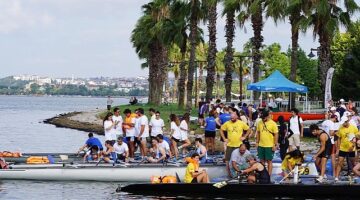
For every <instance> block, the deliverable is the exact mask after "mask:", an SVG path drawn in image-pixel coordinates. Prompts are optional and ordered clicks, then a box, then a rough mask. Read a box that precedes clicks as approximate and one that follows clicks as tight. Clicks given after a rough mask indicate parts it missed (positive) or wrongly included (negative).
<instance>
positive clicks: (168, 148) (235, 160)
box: [79, 100, 360, 183]
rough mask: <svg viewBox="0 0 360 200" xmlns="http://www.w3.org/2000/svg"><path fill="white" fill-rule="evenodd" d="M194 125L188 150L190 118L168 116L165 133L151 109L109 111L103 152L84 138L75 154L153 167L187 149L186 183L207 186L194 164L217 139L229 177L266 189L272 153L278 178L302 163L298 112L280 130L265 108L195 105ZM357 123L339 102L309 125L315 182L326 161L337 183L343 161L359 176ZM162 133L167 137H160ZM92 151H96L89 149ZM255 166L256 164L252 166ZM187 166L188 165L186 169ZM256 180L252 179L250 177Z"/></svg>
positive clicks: (352, 111) (209, 151) (359, 120)
mask: <svg viewBox="0 0 360 200" xmlns="http://www.w3.org/2000/svg"><path fill="white" fill-rule="evenodd" d="M198 111H199V115H198V125H199V127H200V128H202V129H203V132H204V136H203V137H204V139H205V141H204V144H203V139H202V138H201V137H196V138H195V141H194V143H193V145H192V143H191V141H190V139H189V137H188V134H189V132H190V114H189V113H185V114H184V115H183V116H181V117H179V116H178V115H176V114H171V115H170V116H169V121H170V126H169V127H170V129H169V131H165V130H164V128H165V123H164V120H163V119H161V116H160V112H159V111H156V110H155V109H153V108H150V109H149V111H148V115H149V118H150V120H149V118H148V117H147V116H146V113H145V111H144V109H143V108H138V109H136V110H135V111H134V112H132V111H131V110H130V109H125V110H124V111H123V114H124V118H123V117H122V116H121V113H120V109H119V108H114V109H113V113H111V112H109V113H108V114H107V115H106V117H105V118H104V122H103V125H104V131H105V139H106V142H105V147H106V149H103V147H102V145H101V143H100V141H99V140H97V139H95V138H94V137H93V135H92V134H89V139H88V141H87V142H86V144H85V145H84V146H83V147H81V148H80V149H79V151H81V150H83V149H84V148H86V147H87V148H89V149H90V150H89V152H88V153H87V154H86V155H85V157H84V160H97V159H99V158H100V157H103V158H104V159H103V160H104V161H105V162H115V161H116V160H120V161H123V162H128V161H134V153H135V151H136V150H137V149H139V152H140V154H141V160H146V161H147V162H151V163H159V162H164V161H169V160H174V161H177V160H178V159H179V158H180V157H181V156H180V155H186V154H187V153H188V148H189V147H190V146H195V148H196V149H195V153H193V154H191V158H189V159H188V160H187V162H188V163H189V166H188V168H187V171H186V181H187V182H208V180H209V176H208V174H207V173H206V171H199V163H206V161H207V157H208V155H209V154H214V153H215V146H216V145H215V143H216V140H217V138H218V139H219V140H221V142H222V143H223V152H224V161H225V163H226V169H227V172H228V175H229V177H236V176H237V175H239V174H248V181H249V182H261V183H269V182H270V176H271V174H272V169H273V165H272V160H273V157H274V152H275V151H277V150H280V157H281V159H282V160H283V163H282V170H283V172H284V176H286V177H287V175H288V174H291V172H292V170H293V168H294V167H295V166H296V165H299V164H301V163H303V162H304V159H303V158H304V154H303V153H302V152H301V151H300V150H301V138H302V137H303V136H304V124H303V119H302V118H301V117H300V116H299V110H297V109H296V108H293V109H291V113H292V116H291V118H290V120H289V122H288V124H286V122H285V120H284V117H283V116H280V117H279V118H278V119H277V121H278V124H277V123H276V122H275V121H274V120H273V119H272V115H271V111H269V110H268V109H267V108H262V107H256V106H255V105H252V104H250V105H247V104H246V103H239V104H238V105H235V104H231V105H225V104H224V103H222V102H220V101H216V102H215V103H211V101H206V102H205V101H203V100H202V101H201V102H200V103H199V110H198ZM359 125H360V117H359V116H358V115H357V111H356V108H355V106H353V105H351V104H350V103H348V104H345V103H344V101H343V100H341V101H340V104H339V106H338V107H337V108H336V107H333V106H331V107H329V111H328V112H327V114H326V120H325V121H324V122H323V123H322V124H321V125H320V126H318V125H311V126H310V132H311V133H312V134H314V135H315V136H317V137H318V140H319V142H320V148H319V150H318V152H317V153H316V154H315V155H314V156H313V159H314V160H315V161H316V165H317V166H318V168H319V171H320V177H319V178H318V179H317V181H319V182H322V181H323V180H324V179H325V178H326V176H325V168H326V162H327V159H331V160H332V164H333V169H334V170H333V176H334V177H335V180H338V177H339V174H340V171H341V168H342V165H343V162H344V160H345V159H347V160H349V161H350V163H351V164H352V166H354V167H353V168H354V173H355V174H357V175H359V174H360V165H356V166H355V154H356V149H355V148H356V145H355V143H356V141H357V139H356V138H358V137H359V131H358V127H359ZM165 132H166V133H168V134H165ZM251 137H254V138H255V147H256V150H257V157H254V156H253V155H252V154H251V153H250V151H249V150H250V143H249V138H251ZM94 146H96V147H94ZM257 160H259V161H260V162H257ZM190 164H191V165H190ZM254 174H257V176H253V175H254Z"/></svg>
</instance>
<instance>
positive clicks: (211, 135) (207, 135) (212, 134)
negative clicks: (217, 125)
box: [205, 131, 216, 138]
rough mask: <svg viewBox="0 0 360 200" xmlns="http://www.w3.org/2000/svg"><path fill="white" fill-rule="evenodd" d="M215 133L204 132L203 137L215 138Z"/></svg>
mask: <svg viewBox="0 0 360 200" xmlns="http://www.w3.org/2000/svg"><path fill="white" fill-rule="evenodd" d="M215 136H216V131H205V137H212V138H215Z"/></svg>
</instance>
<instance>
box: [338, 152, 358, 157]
mask: <svg viewBox="0 0 360 200" xmlns="http://www.w3.org/2000/svg"><path fill="white" fill-rule="evenodd" d="M339 157H343V158H346V157H349V158H355V152H354V151H351V152H346V151H339Z"/></svg>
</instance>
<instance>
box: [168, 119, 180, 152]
mask: <svg viewBox="0 0 360 200" xmlns="http://www.w3.org/2000/svg"><path fill="white" fill-rule="evenodd" d="M170 121H171V122H170V135H171V146H170V149H171V152H172V154H174V155H175V159H177V158H178V156H179V151H178V148H177V143H178V142H180V140H181V132H180V127H179V126H180V121H179V118H178V117H177V116H176V115H175V114H171V115H170Z"/></svg>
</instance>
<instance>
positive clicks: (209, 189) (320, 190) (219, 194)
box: [117, 182, 360, 199]
mask: <svg viewBox="0 0 360 200" xmlns="http://www.w3.org/2000/svg"><path fill="white" fill-rule="evenodd" d="M119 191H122V192H128V193H131V194H141V195H152V196H162V197H164V196H168V197H178V196H191V197H203V198H204V197H206V198H227V199H229V198H235V199H239V198H246V197H248V198H249V197H250V198H255V197H266V198H267V199H272V198H275V197H277V198H286V197H298V198H301V199H305V198H311V197H321V198H326V197H330V198H341V199H348V198H350V197H352V199H357V198H358V196H359V191H360V185H358V184H349V183H348V182H345V183H344V182H343V183H339V184H315V183H309V184H266V185H265V184H246V183H233V184H228V185H226V186H224V187H222V188H216V187H214V186H213V184H211V183H209V184H201V183H199V184H186V183H172V184H171V183H168V184H130V185H127V186H124V187H121V186H120V187H119V188H118V189H117V192H119ZM164 198H166V197H164Z"/></svg>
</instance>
